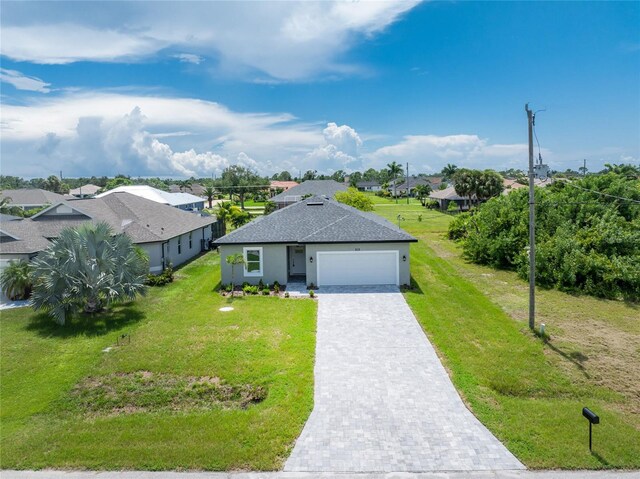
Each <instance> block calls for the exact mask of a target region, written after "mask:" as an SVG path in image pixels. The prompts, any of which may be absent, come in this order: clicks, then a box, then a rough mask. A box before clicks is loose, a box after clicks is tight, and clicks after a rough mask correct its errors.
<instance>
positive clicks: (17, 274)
mask: <svg viewBox="0 0 640 479" xmlns="http://www.w3.org/2000/svg"><path fill="white" fill-rule="evenodd" d="M0 289H2V291H4V293H5V294H6V295H7V298H9V299H12V300H13V299H27V298H28V297H29V296H30V295H31V289H32V283H31V265H30V264H29V263H28V262H27V261H11V262H10V263H9V265H8V266H7V267H6V268H5V269H4V271H2V275H0Z"/></svg>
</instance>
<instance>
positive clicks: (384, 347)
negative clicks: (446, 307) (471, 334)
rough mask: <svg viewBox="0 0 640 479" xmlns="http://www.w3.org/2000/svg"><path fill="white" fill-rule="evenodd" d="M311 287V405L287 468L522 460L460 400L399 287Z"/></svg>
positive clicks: (513, 464) (486, 464)
mask: <svg viewBox="0 0 640 479" xmlns="http://www.w3.org/2000/svg"><path fill="white" fill-rule="evenodd" d="M339 291H341V292H339ZM318 293H319V299H318V301H319V305H318V335H317V346H316V364H315V405H314V409H313V412H312V413H311V415H310V417H309V420H308V421H307V424H306V425H305V427H304V430H303V431H302V434H301V436H300V438H298V441H297V442H296V445H295V447H294V449H293V452H292V454H291V456H290V457H289V459H288V460H287V462H286V464H285V468H284V470H285V471H315V472H319V471H324V472H332V471H333V472H338V471H344V472H390V471H413V472H416V471H469V470H498V469H523V468H524V467H523V465H522V464H521V463H520V462H519V461H518V460H517V459H516V458H515V457H514V456H513V455H512V454H511V453H510V452H509V451H508V450H507V449H506V448H505V447H504V446H503V445H502V444H501V443H500V442H499V441H498V440H497V439H496V438H495V437H494V436H493V435H492V434H491V433H490V432H489V431H488V430H487V429H486V428H485V427H484V426H483V425H482V424H481V423H480V422H479V421H478V420H477V419H476V418H475V416H473V414H471V413H470V412H469V410H468V409H467V408H466V407H465V406H464V404H463V403H462V400H461V399H460V396H458V393H457V392H456V390H455V388H454V387H453V384H452V383H451V381H450V380H449V377H448V376H447V373H446V372H445V370H444V368H443V367H442V364H441V363H440V361H439V359H438V357H437V356H436V354H435V352H434V350H433V347H432V346H431V344H430V343H429V341H428V339H427V337H426V336H425V334H424V332H423V331H422V329H421V328H420V326H419V325H418V322H417V321H416V319H415V317H414V316H413V313H412V312H411V310H410V309H409V306H408V305H407V303H406V302H405V300H404V297H403V296H402V294H401V293H400V292H399V291H398V289H397V288H392V287H377V288H351V290H350V291H348V292H346V291H345V290H344V288H342V289H341V290H337V289H336V288H322V290H320V291H318Z"/></svg>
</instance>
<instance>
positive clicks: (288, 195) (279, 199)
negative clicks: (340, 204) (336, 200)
mask: <svg viewBox="0 0 640 479" xmlns="http://www.w3.org/2000/svg"><path fill="white" fill-rule="evenodd" d="M346 190H347V187H346V186H345V185H343V184H342V183H338V182H337V181H334V180H307V181H305V182H304V183H300V184H299V185H297V186H293V187H291V188H289V189H288V190H287V191H283V192H282V193H280V194H279V195H275V196H274V197H273V198H271V201H273V202H275V203H284V202H286V201H297V200H296V199H293V198H294V197H296V196H306V195H312V196H326V197H327V198H333V197H334V195H335V194H336V193H337V192H338V191H346Z"/></svg>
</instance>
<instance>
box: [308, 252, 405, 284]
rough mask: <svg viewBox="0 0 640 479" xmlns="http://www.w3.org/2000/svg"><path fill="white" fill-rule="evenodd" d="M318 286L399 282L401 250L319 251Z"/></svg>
mask: <svg viewBox="0 0 640 479" xmlns="http://www.w3.org/2000/svg"><path fill="white" fill-rule="evenodd" d="M317 257H318V286H330V285H371V284H395V285H398V284H399V278H398V252H397V251H318V254H317Z"/></svg>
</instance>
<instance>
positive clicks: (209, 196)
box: [204, 186, 216, 208]
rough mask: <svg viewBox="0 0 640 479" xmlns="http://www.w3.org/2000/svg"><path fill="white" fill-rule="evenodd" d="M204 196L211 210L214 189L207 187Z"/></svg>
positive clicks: (214, 194)
mask: <svg viewBox="0 0 640 479" xmlns="http://www.w3.org/2000/svg"><path fill="white" fill-rule="evenodd" d="M204 195H205V196H206V197H207V201H208V202H209V208H213V204H212V202H213V198H215V196H216V189H215V188H214V187H213V186H207V187H205V189H204Z"/></svg>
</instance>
